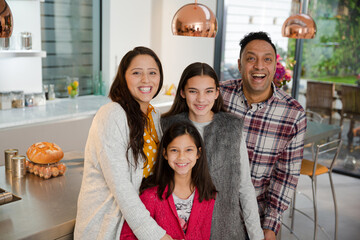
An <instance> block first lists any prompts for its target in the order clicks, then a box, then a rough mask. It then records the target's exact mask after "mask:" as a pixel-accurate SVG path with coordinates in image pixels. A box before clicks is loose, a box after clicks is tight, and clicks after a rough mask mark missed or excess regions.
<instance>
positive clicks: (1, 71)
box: [0, 0, 42, 93]
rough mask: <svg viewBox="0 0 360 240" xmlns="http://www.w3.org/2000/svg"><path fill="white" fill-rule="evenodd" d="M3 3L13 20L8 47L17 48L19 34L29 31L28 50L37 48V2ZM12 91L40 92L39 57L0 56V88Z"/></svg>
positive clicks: (38, 30) (39, 39)
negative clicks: (30, 40) (30, 35)
mask: <svg viewBox="0 0 360 240" xmlns="http://www.w3.org/2000/svg"><path fill="white" fill-rule="evenodd" d="M7 3H8V4H9V7H10V9H11V12H12V14H13V20H14V28H13V33H12V36H11V38H10V50H20V46H21V45H20V43H21V41H20V33H21V32H31V34H32V50H34V51H41V29H40V1H39V0H36V1H27V0H22V1H20V0H17V1H14V0H8V1H7ZM24 16H26V17H24ZM0 51H1V50H0ZM3 51H4V52H6V51H7V50H3ZM16 90H23V91H25V93H26V92H41V91H42V71H41V57H15V58H14V57H11V58H8V57H0V91H16Z"/></svg>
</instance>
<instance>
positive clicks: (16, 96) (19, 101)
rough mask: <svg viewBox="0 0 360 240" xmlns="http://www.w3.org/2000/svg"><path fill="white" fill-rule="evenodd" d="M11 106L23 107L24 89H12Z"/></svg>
mask: <svg viewBox="0 0 360 240" xmlns="http://www.w3.org/2000/svg"><path fill="white" fill-rule="evenodd" d="M11 106H12V107H13V108H23V107H25V97H24V91H12V92H11Z"/></svg>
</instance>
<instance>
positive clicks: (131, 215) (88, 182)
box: [74, 47, 172, 240]
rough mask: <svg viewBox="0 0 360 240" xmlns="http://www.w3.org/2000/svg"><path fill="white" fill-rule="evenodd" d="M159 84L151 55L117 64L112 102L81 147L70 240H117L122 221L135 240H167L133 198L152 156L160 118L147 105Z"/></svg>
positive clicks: (140, 50) (132, 54)
mask: <svg viewBox="0 0 360 240" xmlns="http://www.w3.org/2000/svg"><path fill="white" fill-rule="evenodd" d="M162 83H163V71H162V67H161V62H160V60H159V58H158V57H157V56H156V54H155V53H154V52H153V51H152V50H151V49H149V48H146V47H136V48H134V49H133V50H131V51H129V52H128V53H127V54H125V56H124V57H123V58H122V60H121V62H120V65H119V70H118V72H117V75H116V77H115V80H114V82H113V84H112V86H111V89H110V93H109V97H110V98H111V100H112V102H110V103H108V104H106V105H104V106H102V107H101V108H100V109H99V111H98V112H97V113H96V116H95V117H94V120H93V122H92V124H91V128H90V131H89V136H88V139H87V142H86V148H85V160H84V174H83V179H82V183H81V189H80V194H79V198H78V208H77V216H76V224H75V231H74V238H75V239H119V237H120V232H121V227H122V224H123V222H124V219H126V221H127V222H128V223H129V225H130V226H131V228H133V229H136V236H137V237H138V238H139V239H154V240H155V239H156V240H158V239H172V238H171V237H170V236H168V235H166V232H165V231H164V229H162V228H161V227H160V226H159V225H158V224H157V223H156V222H155V221H154V219H153V218H151V217H150V214H149V212H148V211H147V210H146V208H145V206H144V205H143V204H142V202H141V200H140V198H139V194H138V189H139V186H140V183H141V180H142V178H143V176H145V177H146V176H148V175H149V172H150V171H149V170H150V169H151V168H152V163H153V161H154V159H155V154H157V152H156V150H157V143H158V137H160V136H158V135H157V134H159V133H160V131H158V130H159V129H160V128H159V122H160V119H159V118H160V114H159V111H157V110H156V109H154V108H153V107H152V106H151V105H150V101H151V99H152V98H154V97H155V96H156V95H157V94H158V93H159V91H160V89H161V86H162Z"/></svg>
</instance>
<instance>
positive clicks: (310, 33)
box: [281, 0, 316, 39]
mask: <svg viewBox="0 0 360 240" xmlns="http://www.w3.org/2000/svg"><path fill="white" fill-rule="evenodd" d="M281 32H282V36H283V37H288V38H302V39H311V38H314V37H315V34H316V24H315V21H314V20H313V19H312V18H311V17H310V16H309V15H308V14H305V13H302V2H301V0H300V13H299V14H295V15H292V16H290V17H289V18H287V19H286V20H285V22H284V24H283V26H282V31H281Z"/></svg>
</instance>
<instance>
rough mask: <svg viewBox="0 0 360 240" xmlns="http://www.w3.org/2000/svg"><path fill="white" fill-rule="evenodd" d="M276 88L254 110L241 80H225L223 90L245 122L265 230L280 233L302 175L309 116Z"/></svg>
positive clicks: (231, 108)
mask: <svg viewBox="0 0 360 240" xmlns="http://www.w3.org/2000/svg"><path fill="white" fill-rule="evenodd" d="M272 88H273V90H274V93H273V95H272V96H271V97H270V98H269V99H268V100H266V101H265V102H261V103H253V104H251V106H250V107H249V106H248V104H247V100H246V98H245V95H244V92H243V90H242V81H241V80H227V81H223V82H222V83H221V86H220V91H221V93H222V96H223V98H224V104H225V106H226V108H227V109H228V110H229V111H230V112H233V113H235V114H237V115H239V116H241V117H243V119H244V134H246V145H247V148H248V154H249V160H250V168H251V178H252V182H253V184H254V187H255V190H256V195H257V200H258V205H259V212H260V217H261V220H262V228H263V229H270V230H272V231H274V232H275V233H277V232H278V231H279V229H280V226H281V215H282V213H283V212H284V211H285V210H286V209H287V208H288V205H289V203H290V201H291V198H292V196H293V193H294V190H295V188H296V185H297V182H298V178H299V175H300V167H301V160H302V157H303V147H304V136H305V131H306V116H305V112H304V109H303V108H302V107H301V105H300V104H299V103H298V102H297V101H296V100H295V99H293V98H292V97H290V96H289V95H287V94H286V93H285V92H284V91H282V90H280V89H277V88H276V87H275V85H274V84H272Z"/></svg>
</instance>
